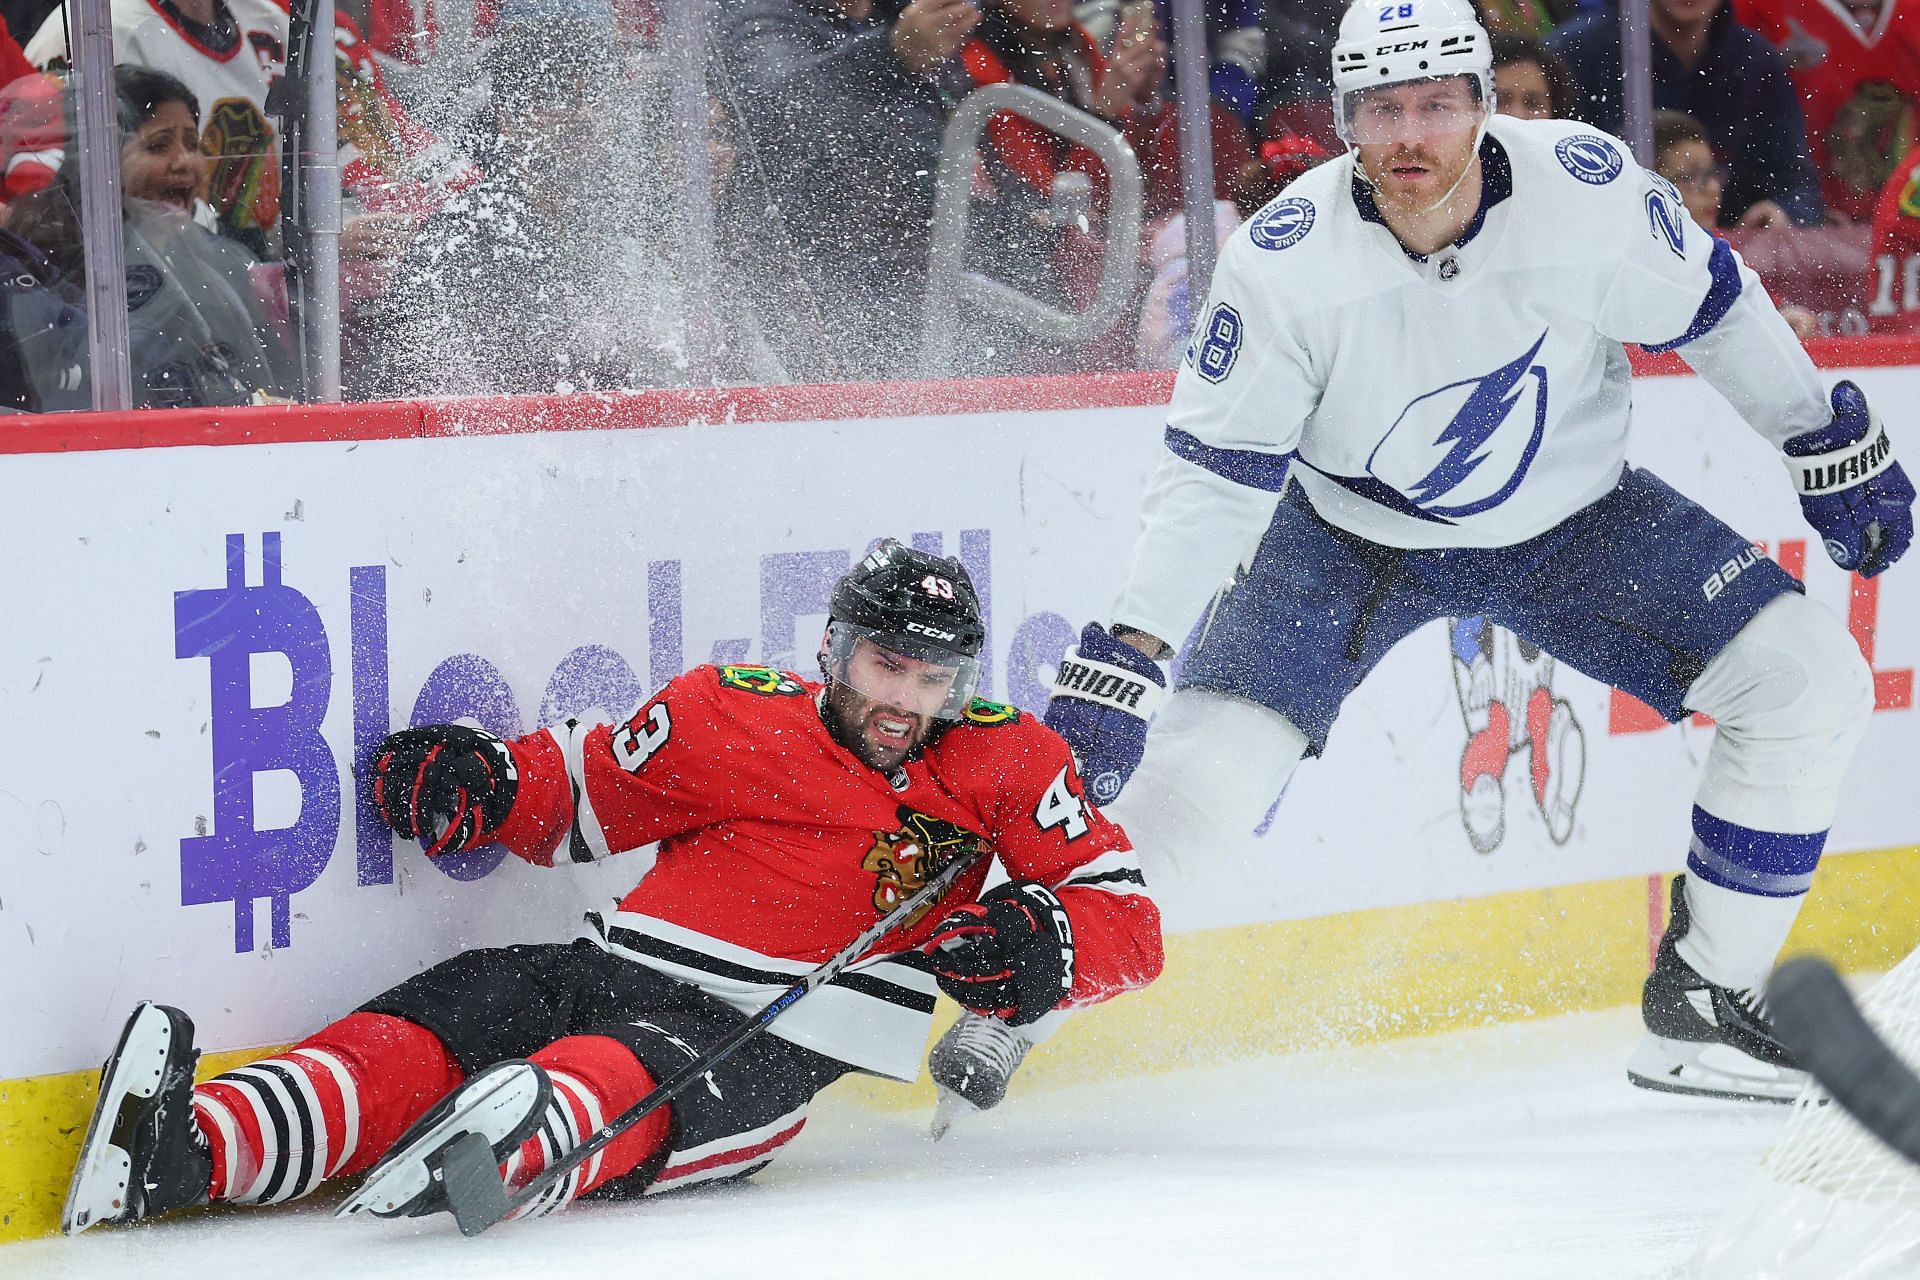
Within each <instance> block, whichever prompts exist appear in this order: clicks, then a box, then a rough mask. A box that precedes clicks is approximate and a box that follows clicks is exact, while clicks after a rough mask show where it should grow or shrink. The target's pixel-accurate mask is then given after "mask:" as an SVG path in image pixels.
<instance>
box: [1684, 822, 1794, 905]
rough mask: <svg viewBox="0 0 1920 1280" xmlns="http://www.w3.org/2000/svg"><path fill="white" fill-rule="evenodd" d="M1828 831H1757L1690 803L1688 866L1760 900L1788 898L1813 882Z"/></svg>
mask: <svg viewBox="0 0 1920 1280" xmlns="http://www.w3.org/2000/svg"><path fill="white" fill-rule="evenodd" d="M1826 843H1827V833H1826V832H1824V831H1817V832H1814V833H1812V834H1810V835H1788V834H1784V833H1782V832H1778V831H1756V830H1754V829H1753V828H1751V827H1743V826H1741V825H1739V824H1738V823H1734V822H1728V821H1726V820H1725V819H1723V818H1716V817H1714V816H1713V815H1712V814H1710V813H1708V812H1707V811H1706V810H1705V809H1702V808H1701V807H1700V806H1699V805H1695V806H1694V807H1693V846H1692V848H1690V849H1689V850H1688V851H1687V870H1688V871H1690V872H1692V873H1693V874H1694V875H1697V876H1699V877H1700V878H1701V879H1703V880H1706V881H1709V882H1711V883H1713V884H1717V885H1719V886H1720V887H1722V888H1724V889H1735V890H1738V891H1739V892H1741V893H1751V894H1756V895H1758V896H1760V897H1763V898H1792V897H1798V896H1799V895H1800V894H1803V893H1805V892H1806V891H1807V890H1808V889H1809V888H1810V887H1812V885H1813V869H1814V868H1815V867H1817V866H1818V865H1820V851H1821V849H1822V848H1823V847H1825V845H1826Z"/></svg>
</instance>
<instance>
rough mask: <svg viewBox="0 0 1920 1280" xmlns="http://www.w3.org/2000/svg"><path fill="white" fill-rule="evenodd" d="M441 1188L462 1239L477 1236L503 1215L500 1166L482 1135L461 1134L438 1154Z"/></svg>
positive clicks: (503, 1202) (504, 1197)
mask: <svg viewBox="0 0 1920 1280" xmlns="http://www.w3.org/2000/svg"><path fill="white" fill-rule="evenodd" d="M440 1179H441V1185H442V1186H443V1187H444V1188H445V1189H446V1194H447V1204H448V1206H449V1207H450V1208H452V1210H453V1220H454V1222H455V1223H457V1224H459V1227H460V1234H461V1235H463V1236H477V1235H479V1234H480V1233H481V1232H482V1231H485V1230H486V1229H487V1228H488V1227H490V1226H492V1225H493V1224H494V1223H496V1222H498V1221H500V1219H502V1218H504V1217H506V1216H507V1189H506V1187H505V1186H504V1185H502V1184H501V1181H500V1164H499V1162H498V1161H497V1160H495V1159H494V1158H493V1146H492V1144H490V1143H489V1142H488V1141H487V1139H486V1136H485V1135H484V1134H478V1133H463V1134H461V1135H460V1136H459V1137H458V1138H455V1139H454V1140H453V1141H452V1142H451V1143H449V1144H448V1146H447V1148H446V1150H444V1151H442V1152H441V1153H440Z"/></svg>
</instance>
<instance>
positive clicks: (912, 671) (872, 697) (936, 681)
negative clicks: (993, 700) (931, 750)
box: [827, 639, 959, 771]
mask: <svg viewBox="0 0 1920 1280" xmlns="http://www.w3.org/2000/svg"><path fill="white" fill-rule="evenodd" d="M958 674H959V671H958V669H957V668H954V667H945V666H940V665H938V664H937V663H932V662H925V661H922V660H921V659H919V658H909V657H906V656H905V655H903V654H898V653H894V652H893V651H891V650H889V649H884V648H882V647H881V646H879V645H877V644H874V643H873V642H872V641H870V640H866V639H861V640H859V641H857V642H855V644H854V646H853V652H852V653H850V654H849V655H848V656H847V660H846V664H845V666H844V667H843V668H842V669H841V671H840V672H838V673H836V676H835V679H834V680H833V682H832V683H831V684H830V685H829V686H828V687H827V702H828V707H829V711H830V712H831V713H832V717H833V720H834V721H836V722H837V724H836V725H835V727H836V728H837V730H838V736H839V738H840V743H841V745H842V746H844V747H846V748H847V750H849V751H851V752H853V754H854V755H856V756H858V757H859V758H860V762H861V763H862V764H864V765H866V766H868V767H869V768H873V769H879V770H882V771H886V770H891V769H896V768H898V767H899V766H900V763H901V762H902V761H904V760H905V759H906V758H907V753H908V752H910V751H912V750H913V749H914V748H915V747H918V746H919V745H920V744H922V743H923V742H925V741H926V740H927V735H928V734H930V733H931V732H932V731H933V721H934V717H935V716H936V715H937V714H938V713H939V711H940V708H941V707H942V706H944V705H945V704H946V700H947V692H948V691H949V690H950V689H952V688H953V681H954V677H955V676H957V675H958Z"/></svg>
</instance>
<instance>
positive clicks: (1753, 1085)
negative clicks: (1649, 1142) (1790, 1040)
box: [1627, 1035, 1807, 1103]
mask: <svg viewBox="0 0 1920 1280" xmlns="http://www.w3.org/2000/svg"><path fill="white" fill-rule="evenodd" d="M1627 1079H1628V1080H1630V1081H1632V1082H1633V1083H1634V1084H1636V1085H1639V1086H1640V1087H1641V1088H1642V1089H1653V1090H1655V1091H1657V1092H1660V1093H1680V1094H1686V1095H1688V1096H1689V1097H1696V1098H1724V1099H1727V1100H1728V1101H1733V1102H1776V1103H1784V1102H1792V1101H1793V1100H1794V1099H1795V1098H1797V1097H1799V1096H1800V1090H1801V1088H1802V1087H1803V1086H1804V1085H1805V1084H1806V1082H1807V1073H1806V1072H1804V1071H1797V1070H1795V1069H1793V1068H1792V1067H1781V1066H1775V1065H1773V1064H1772V1063H1767V1062H1761V1061H1759V1060H1758V1059H1756V1058H1750V1057H1748V1056H1747V1055H1746V1054H1744V1053H1742V1052H1740V1051H1739V1050H1738V1049H1735V1048H1734V1047H1733V1046H1732V1045H1725V1044H1719V1043H1707V1044H1700V1043H1695V1042H1694V1041H1691V1040H1668V1039H1666V1038H1665V1037H1662V1036H1656V1035H1649V1036H1647V1038H1646V1039H1644V1040H1642V1041H1641V1042H1640V1047H1639V1048H1638V1049H1635V1050H1634V1052H1633V1057H1631V1058H1630V1059H1628V1060H1627Z"/></svg>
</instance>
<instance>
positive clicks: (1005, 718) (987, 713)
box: [960, 698, 1020, 724]
mask: <svg viewBox="0 0 1920 1280" xmlns="http://www.w3.org/2000/svg"><path fill="white" fill-rule="evenodd" d="M960 718H961V719H962V720H965V721H966V722H967V723H968V724H1017V723H1018V722H1019V720H1020V708H1018V707H1010V706H1008V705H1007V704H1006V703H1004V702H988V701H987V700H986V699H985V698H975V699H974V700H973V701H972V702H969V703H968V704H967V709H966V710H965V711H962V712H961V713H960Z"/></svg>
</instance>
